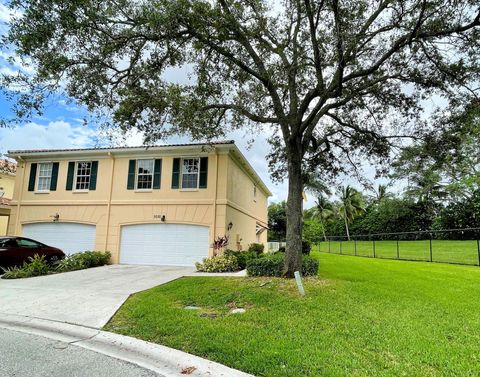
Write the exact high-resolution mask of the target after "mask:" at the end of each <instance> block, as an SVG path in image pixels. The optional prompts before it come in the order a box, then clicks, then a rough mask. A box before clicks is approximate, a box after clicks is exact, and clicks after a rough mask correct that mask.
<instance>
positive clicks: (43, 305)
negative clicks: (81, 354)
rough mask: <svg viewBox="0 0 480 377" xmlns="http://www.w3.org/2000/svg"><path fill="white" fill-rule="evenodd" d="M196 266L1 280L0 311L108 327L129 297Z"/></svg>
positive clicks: (121, 267) (114, 268)
mask: <svg viewBox="0 0 480 377" xmlns="http://www.w3.org/2000/svg"><path fill="white" fill-rule="evenodd" d="M193 271H194V268H193V267H165V266H133V265H118V264H117V265H111V266H103V267H96V268H90V269H87V270H81V271H74V272H67V273H61V274H56V275H49V276H39V277H35V278H28V279H18V280H4V279H0V313H7V314H20V315H23V316H28V317H36V318H43V319H48V320H53V321H60V322H67V323H72V324H77V325H82V326H88V327H93V328H101V327H103V326H104V325H105V324H106V323H107V322H108V321H109V320H110V318H111V317H112V316H113V315H114V314H115V312H116V311H117V310H118V309H119V308H120V306H121V305H122V304H123V303H124V302H125V300H126V299H127V298H128V296H129V295H131V294H132V293H135V292H139V291H143V290H145V289H148V288H151V287H154V286H156V285H159V284H164V283H167V282H169V281H172V280H175V279H178V278H180V277H182V276H185V275H191V274H192V273H193Z"/></svg>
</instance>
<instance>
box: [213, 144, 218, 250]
mask: <svg viewBox="0 0 480 377" xmlns="http://www.w3.org/2000/svg"><path fill="white" fill-rule="evenodd" d="M217 199H218V150H217V148H215V197H214V199H213V240H214V241H215V232H216V231H217Z"/></svg>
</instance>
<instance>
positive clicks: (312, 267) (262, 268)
mask: <svg viewBox="0 0 480 377" xmlns="http://www.w3.org/2000/svg"><path fill="white" fill-rule="evenodd" d="M284 260H285V255H284V254H281V253H279V254H275V255H272V256H267V257H265V258H258V259H251V260H249V261H248V263H247V274H248V275H249V276H277V277H281V276H282V275H283V263H284ZM319 265H320V264H319V262H318V261H317V260H316V259H313V258H312V257H310V256H304V257H303V261H302V275H303V276H315V275H317V273H318V268H319Z"/></svg>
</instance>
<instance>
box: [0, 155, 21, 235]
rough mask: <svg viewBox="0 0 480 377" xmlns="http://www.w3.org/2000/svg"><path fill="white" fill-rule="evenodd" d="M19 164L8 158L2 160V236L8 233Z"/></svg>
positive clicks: (0, 209)
mask: <svg viewBox="0 0 480 377" xmlns="http://www.w3.org/2000/svg"><path fill="white" fill-rule="evenodd" d="M16 171H17V165H16V164H15V163H13V162H10V161H7V160H0V236H4V235H6V234H7V227H8V220H9V218H10V201H11V199H12V196H13V188H14V186H15V173H16Z"/></svg>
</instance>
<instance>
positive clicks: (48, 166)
mask: <svg viewBox="0 0 480 377" xmlns="http://www.w3.org/2000/svg"><path fill="white" fill-rule="evenodd" d="M38 165H39V169H38V181H37V190H38V191H50V183H51V182H52V169H53V163H51V162H48V163H43V164H38Z"/></svg>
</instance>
